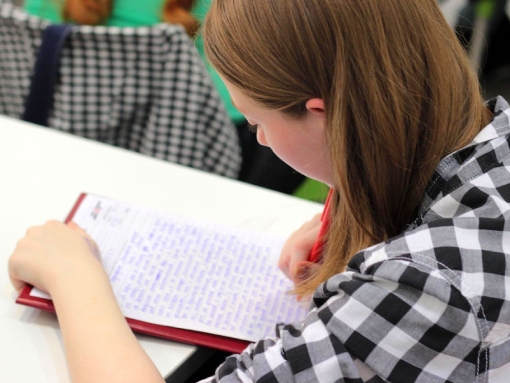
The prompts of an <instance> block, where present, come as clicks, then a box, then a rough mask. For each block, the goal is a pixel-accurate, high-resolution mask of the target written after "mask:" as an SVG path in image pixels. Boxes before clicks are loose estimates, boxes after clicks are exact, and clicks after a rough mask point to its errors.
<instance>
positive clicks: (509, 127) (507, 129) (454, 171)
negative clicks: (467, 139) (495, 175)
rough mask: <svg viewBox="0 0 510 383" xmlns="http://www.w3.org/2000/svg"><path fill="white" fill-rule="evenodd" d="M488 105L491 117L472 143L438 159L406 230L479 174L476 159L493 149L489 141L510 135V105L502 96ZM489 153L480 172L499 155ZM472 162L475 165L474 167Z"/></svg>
mask: <svg viewBox="0 0 510 383" xmlns="http://www.w3.org/2000/svg"><path fill="white" fill-rule="evenodd" d="M487 107H488V108H489V109H490V111H491V112H492V113H493V115H494V117H493V120H492V121H491V123H490V124H489V125H487V126H486V127H485V128H483V129H482V130H481V131H480V133H478V135H477V136H476V137H475V138H474V139H473V141H471V143H470V144H469V145H467V146H465V147H463V148H461V149H459V150H457V151H456V152H453V153H451V154H450V155H448V156H446V157H445V158H443V159H442V160H441V162H440V163H439V165H438V166H437V168H436V170H435V171H434V174H433V176H432V179H431V182H430V185H429V187H428V189H427V192H426V194H425V197H424V199H423V201H422V204H421V206H420V207H419V209H418V218H417V219H416V220H415V221H414V222H413V224H411V225H410V226H409V228H408V230H412V229H414V228H415V227H417V226H419V225H421V224H422V223H424V222H427V220H426V219H425V216H426V215H427V212H428V211H429V210H430V208H431V206H432V205H433V204H434V203H435V202H437V201H438V200H439V199H441V198H442V197H444V196H445V195H446V194H448V193H451V192H452V191H454V190H456V189H457V188H459V187H460V186H461V185H462V184H463V180H467V179H470V178H472V177H474V176H476V174H477V173H479V171H480V169H479V167H478V166H477V165H479V163H477V160H479V159H481V158H482V156H484V155H486V154H487V153H491V152H492V151H493V149H494V148H493V146H492V145H491V144H490V142H491V141H493V140H495V139H497V138H498V137H504V136H506V135H508V134H510V105H509V104H508V102H507V101H506V100H505V99H504V98H503V97H501V96H498V97H496V98H493V99H491V100H489V101H487ZM491 154H496V156H489V157H486V158H485V159H483V160H482V163H481V171H482V172H484V173H485V172H486V171H487V170H489V168H490V167H492V166H494V163H495V162H496V161H498V160H501V158H498V156H497V153H491ZM474 164H477V165H475V166H473V165H474Z"/></svg>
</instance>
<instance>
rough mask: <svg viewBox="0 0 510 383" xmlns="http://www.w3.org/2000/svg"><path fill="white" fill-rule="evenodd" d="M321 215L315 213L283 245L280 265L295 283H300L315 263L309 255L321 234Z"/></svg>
mask: <svg viewBox="0 0 510 383" xmlns="http://www.w3.org/2000/svg"><path fill="white" fill-rule="evenodd" d="M321 215H322V214H317V215H315V216H314V217H313V218H312V219H311V220H310V221H308V222H306V223H305V224H304V225H303V226H301V227H300V228H299V229H298V230H296V231H295V232H294V233H292V234H291V236H290V237H289V239H287V241H286V242H285V244H284V245H283V248H282V252H281V254H280V260H279V261H278V267H279V268H280V269H281V270H282V271H283V273H284V274H285V275H286V276H287V277H289V278H290V279H291V280H292V282H294V283H298V282H299V281H300V280H301V278H302V277H303V276H305V275H306V270H307V268H308V267H310V266H312V265H313V263H311V262H308V257H309V255H310V251H311V250H312V247H313V244H314V243H315V241H316V240H317V236H318V235H319V230H320V228H321Z"/></svg>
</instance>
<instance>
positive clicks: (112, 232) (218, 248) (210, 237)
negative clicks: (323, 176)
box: [17, 194, 307, 352]
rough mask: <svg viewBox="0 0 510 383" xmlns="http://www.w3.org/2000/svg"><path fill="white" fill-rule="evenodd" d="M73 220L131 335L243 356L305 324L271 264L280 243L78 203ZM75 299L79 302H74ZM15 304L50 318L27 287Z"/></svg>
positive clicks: (110, 203) (102, 201)
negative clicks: (88, 241)
mask: <svg viewBox="0 0 510 383" xmlns="http://www.w3.org/2000/svg"><path fill="white" fill-rule="evenodd" d="M70 220H73V221H75V222H76V223H77V224H78V225H79V226H81V227H82V228H83V229H85V230H86V231H87V233H89V235H90V236H91V237H92V238H93V239H94V240H95V241H96V242H97V244H98V246H99V249H100V250H101V256H102V262H103V265H104V267H105V269H106V271H107V273H108V275H109V277H110V281H111V283H112V286H113V290H114V292H115V295H116V297H117V301H118V303H119V305H120V307H121V309H122V312H123V314H124V316H125V317H126V318H128V322H129V324H130V326H131V328H132V329H133V330H134V331H138V332H142V333H145V334H149V335H154V336H158V337H162V338H167V339H171V340H176V341H182V342H186V343H191V344H196V345H200V346H207V347H212V348H217V349H221V350H224V351H229V352H240V351H242V350H243V349H244V348H245V347H246V346H247V345H248V344H249V343H250V342H254V341H257V340H258V339H260V338H262V337H264V336H272V335H274V328H275V324H276V323H277V322H295V321H300V320H302V319H304V317H305V316H306V313H307V304H306V303H304V302H301V303H299V302H297V300H296V298H295V297H294V296H292V295H289V294H287V291H288V290H289V289H290V288H291V284H290V282H289V281H288V280H287V279H286V278H285V276H284V275H283V274H282V273H281V272H280V270H278V268H277V266H276V264H277V260H278V256H279V253H280V249H281V246H282V245H283V241H284V238H279V237H275V236H271V235H268V234H267V233H259V232H255V231H248V230H243V229H238V228H233V227H228V226H225V225H219V224H216V223H214V222H208V221H204V220H200V219H196V218H190V217H183V216H178V215H172V214H169V213H164V212H159V211H156V210H152V209H147V208H143V207H140V206H135V205H132V204H128V203H124V202H121V201H117V200H112V199H108V198H105V197H99V196H95V195H90V194H82V195H81V196H80V197H79V198H78V200H77V202H76V204H75V206H74V207H73V209H72V211H71V213H70V214H69V216H68V217H67V219H66V222H68V221H70ZM77 299H79V297H77ZM17 303H21V304H25V305H29V306H33V307H37V308H40V309H43V310H48V311H54V307H53V304H52V302H51V298H50V297H49V296H47V295H46V294H44V293H42V292H40V291H38V290H36V289H32V288H31V287H27V288H26V289H25V290H24V291H23V292H22V293H21V295H20V296H19V297H18V299H17Z"/></svg>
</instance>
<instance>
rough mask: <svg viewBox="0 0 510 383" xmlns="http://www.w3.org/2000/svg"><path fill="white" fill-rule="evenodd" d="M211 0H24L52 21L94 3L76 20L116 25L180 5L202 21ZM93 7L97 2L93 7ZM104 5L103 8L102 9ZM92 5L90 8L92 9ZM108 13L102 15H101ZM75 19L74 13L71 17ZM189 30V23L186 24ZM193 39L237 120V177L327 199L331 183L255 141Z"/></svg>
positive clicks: (144, 20) (146, 22)
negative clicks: (88, 16) (88, 14)
mask: <svg viewBox="0 0 510 383" xmlns="http://www.w3.org/2000/svg"><path fill="white" fill-rule="evenodd" d="M212 2H213V0H143V1H140V0H115V1H113V0H102V1H95V2H91V3H90V2H87V0H25V2H24V8H25V10H26V11H27V13H29V14H32V15H35V16H39V17H41V18H44V19H47V20H49V21H51V22H53V23H64V22H69V19H70V18H69V17H64V14H65V13H66V12H65V10H66V7H67V8H71V10H72V11H74V12H79V10H83V9H85V8H87V7H93V8H92V13H94V12H95V13H97V14H98V15H99V16H97V15H96V19H97V20H95V21H94V22H89V23H86V22H85V23H84V22H77V24H93V25H95V24H101V25H106V26H113V27H139V26H150V25H154V24H157V23H161V22H165V21H166V22H171V21H169V20H168V18H167V19H165V12H168V11H173V10H174V9H173V8H171V7H172V6H182V7H184V8H185V9H189V10H190V13H191V15H192V16H193V17H194V18H195V20H197V21H198V22H199V23H201V22H202V21H203V20H204V19H205V16H206V14H207V12H208V11H209V8H210V6H211V4H212ZM94 7H95V8H94ZM101 7H102V8H104V9H101ZM88 10H89V11H90V8H89V9H88ZM103 14H104V15H107V16H106V17H102V16H101V15H103ZM71 19H72V18H71ZM187 31H188V34H190V35H192V34H193V33H190V31H189V28H188V29H187ZM194 42H195V46H196V49H197V52H198V54H199V56H200V57H201V59H202V61H203V63H204V66H205V69H206V70H207V72H208V74H209V76H210V78H211V80H212V81H213V83H214V85H215V87H216V89H217V91H218V94H219V96H220V98H221V100H222V101H223V104H224V106H225V109H226V112H227V114H228V116H229V117H230V119H231V121H232V122H233V123H234V124H235V125H236V127H237V130H238V134H239V139H240V141H241V147H242V151H243V165H242V168H241V173H240V176H239V179H240V180H241V181H244V182H248V183H251V184H254V185H258V186H262V187H265V188H268V189H273V190H277V191H280V192H283V193H287V194H292V193H294V195H296V196H298V197H301V198H305V199H312V200H317V201H319V202H321V201H324V199H325V197H326V194H327V190H328V189H327V187H325V185H323V184H319V183H318V182H316V181H313V180H311V179H306V181H305V182H304V183H303V181H304V180H305V177H304V176H303V175H301V174H300V173H297V172H296V171H294V170H293V169H292V168H290V167H289V166H288V165H287V164H285V163H284V162H283V161H281V160H280V159H279V158H278V157H276V155H275V154H274V153H273V152H272V151H271V149H269V148H267V147H263V146H260V145H258V144H257V140H256V137H255V135H253V134H252V133H250V132H249V131H248V129H246V126H247V121H246V119H245V118H244V116H243V115H242V114H241V113H240V112H239V111H238V110H237V109H236V108H235V107H234V105H233V104H232V101H231V99H230V95H229V92H228V90H227V88H226V86H225V84H224V83H223V81H222V79H221V78H220V76H219V75H218V73H217V72H216V71H215V70H214V68H213V67H212V66H211V65H210V64H209V62H208V60H207V59H206V57H205V52H204V44H203V41H202V36H201V34H197V35H195V36H194Z"/></svg>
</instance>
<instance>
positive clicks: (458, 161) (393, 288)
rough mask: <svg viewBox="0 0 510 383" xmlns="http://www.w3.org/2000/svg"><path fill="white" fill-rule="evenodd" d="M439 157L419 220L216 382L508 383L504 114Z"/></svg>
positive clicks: (499, 104) (508, 172)
mask: <svg viewBox="0 0 510 383" xmlns="http://www.w3.org/2000/svg"><path fill="white" fill-rule="evenodd" d="M489 106H490V107H491V108H492V110H493V111H494V114H495V117H494V120H493V121H492V123H491V124H490V125H488V126H487V127H485V128H484V129H483V130H482V131H481V132H480V133H479V134H478V136H477V137H476V138H475V140H474V141H473V142H472V143H471V145H469V146H468V147H466V148H463V149H462V150H460V151H458V152H456V153H454V154H451V155H449V156H448V157H446V158H444V159H443V160H442V161H441V162H440V164H439V166H438V168H437V170H436V173H435V175H434V178H433V182H432V187H431V188H430V189H429V191H428V193H427V196H426V198H425V201H424V203H423V205H422V206H421V214H420V219H419V222H417V223H416V224H415V225H414V226H413V227H411V228H409V230H407V231H406V232H404V233H402V234H401V235H400V236H398V237H397V238H393V239H391V240H388V241H387V242H385V243H381V244H378V245H375V246H373V247H371V248H368V249H366V250H364V251H361V252H360V253H358V254H357V255H356V256H355V257H354V258H353V259H352V260H351V262H350V264H349V268H348V270H347V271H346V272H344V273H341V274H338V275H336V276H334V277H332V278H330V279H329V280H328V281H327V282H326V283H325V284H323V285H322V286H321V287H320V288H319V289H318V290H317V291H316V293H315V295H314V297H313V303H312V308H311V311H310V313H309V315H308V316H307V318H306V319H305V321H304V322H303V323H294V324H279V325H278V326H277V336H276V337H274V338H266V339H264V340H262V341H260V342H258V343H256V344H254V345H252V346H250V347H248V348H247V349H246V351H245V352H243V353H242V354H241V355H238V356H232V357H229V358H228V359H227V361H226V362H225V363H224V364H223V365H222V366H220V368H219V369H218V370H217V372H216V376H215V377H213V378H210V380H211V381H221V382H251V381H257V382H289V383H290V382H303V383H304V382H321V383H326V382H328V383H329V382H370V383H375V382H383V381H389V382H406V383H407V382H427V383H431V382H461V383H470V382H491V383H496V382H502V383H503V382H509V381H510V145H509V140H510V124H509V118H510V108H509V105H508V104H507V103H506V101H505V100H503V99H502V98H498V99H494V100H491V101H490V102H489Z"/></svg>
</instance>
